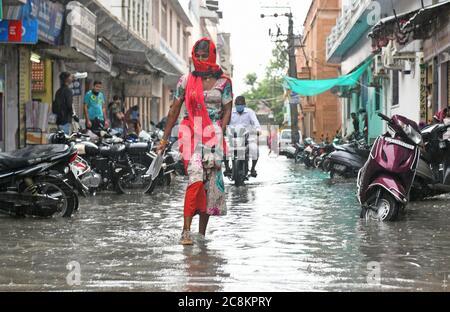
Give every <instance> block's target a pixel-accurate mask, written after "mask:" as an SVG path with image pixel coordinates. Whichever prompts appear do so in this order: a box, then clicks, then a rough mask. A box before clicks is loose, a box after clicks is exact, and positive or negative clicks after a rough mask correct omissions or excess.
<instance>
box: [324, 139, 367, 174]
mask: <svg viewBox="0 0 450 312" xmlns="http://www.w3.org/2000/svg"><path fill="white" fill-rule="evenodd" d="M334 149H335V151H334V152H332V153H331V154H330V155H329V156H328V157H327V159H326V165H325V166H324V170H325V171H326V172H330V177H331V179H333V178H334V177H335V176H336V175H338V176H341V177H343V178H346V179H350V178H356V177H357V176H358V172H359V170H360V169H361V168H362V167H363V166H364V164H365V162H366V161H367V159H368V158H369V154H370V148H369V146H368V145H367V144H366V142H365V140H360V141H354V142H351V143H349V144H344V145H335V146H334Z"/></svg>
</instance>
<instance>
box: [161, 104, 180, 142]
mask: <svg viewBox="0 0 450 312" xmlns="http://www.w3.org/2000/svg"><path fill="white" fill-rule="evenodd" d="M182 105H183V100H182V99H175V100H174V101H173V103H172V105H171V106H170V110H169V114H168V116H167V124H166V128H165V129H164V136H163V141H165V142H167V141H168V140H169V137H170V135H171V133H172V129H173V127H174V126H175V124H176V123H177V120H178V117H180V112H181V107H182Z"/></svg>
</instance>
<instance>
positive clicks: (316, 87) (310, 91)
mask: <svg viewBox="0 0 450 312" xmlns="http://www.w3.org/2000/svg"><path fill="white" fill-rule="evenodd" d="M371 63H372V58H370V59H369V60H368V61H366V62H365V63H364V64H363V65H362V66H361V67H359V68H358V69H357V70H355V71H354V72H352V73H351V74H348V75H346V76H342V77H338V78H333V79H324V80H299V79H295V78H291V77H285V78H284V83H283V86H284V88H286V89H288V90H292V91H293V92H295V93H297V94H300V95H302V96H316V95H319V94H322V93H324V92H327V91H329V90H331V89H333V88H334V87H349V86H354V85H356V84H358V83H359V79H360V78H361V76H362V75H363V74H364V72H365V71H366V70H367V68H368V67H369V66H370V64H371Z"/></svg>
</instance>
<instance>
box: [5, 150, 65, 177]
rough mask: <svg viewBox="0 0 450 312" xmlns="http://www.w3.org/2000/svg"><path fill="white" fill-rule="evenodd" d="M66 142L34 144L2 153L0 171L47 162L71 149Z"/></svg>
mask: <svg viewBox="0 0 450 312" xmlns="http://www.w3.org/2000/svg"><path fill="white" fill-rule="evenodd" d="M69 149H70V148H69V146H67V145H65V144H52V145H33V146H28V147H25V148H23V149H20V150H16V151H13V152H8V153H0V171H5V170H14V169H19V168H26V167H29V166H32V165H34V164H37V163H42V162H46V161H48V160H50V159H52V158H54V157H57V156H64V155H65V154H67V152H68V151H69Z"/></svg>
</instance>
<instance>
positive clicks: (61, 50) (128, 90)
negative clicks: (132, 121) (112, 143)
mask: <svg viewBox="0 0 450 312" xmlns="http://www.w3.org/2000/svg"><path fill="white" fill-rule="evenodd" d="M2 8H3V12H4V16H3V20H0V30H1V31H0V33H1V34H2V35H1V36H0V151H11V150H15V149H18V148H21V147H24V146H25V145H27V144H39V143H45V138H46V136H47V135H48V133H49V132H51V131H54V130H55V128H56V125H55V124H54V123H55V120H54V119H52V114H50V112H51V106H52V102H53V98H54V94H55V93H56V91H57V89H58V88H59V84H60V82H59V78H58V77H59V74H60V73H61V72H62V71H69V72H72V73H75V72H81V73H82V72H86V73H87V78H86V79H81V80H77V81H75V82H74V84H73V86H72V90H73V92H74V109H75V112H76V113H77V114H78V115H79V116H80V117H81V119H82V124H83V121H84V120H83V117H84V116H83V111H82V108H83V101H84V94H85V93H86V92H87V91H88V90H89V89H90V88H91V87H92V84H93V82H94V81H96V80H100V81H102V82H103V92H104V93H105V96H106V98H107V102H108V103H109V102H110V101H112V98H113V96H114V95H118V96H119V97H120V98H122V99H123V100H124V103H125V109H129V108H130V107H132V106H134V105H138V106H139V108H140V116H141V123H142V125H143V127H144V129H149V128H150V127H151V123H152V122H155V123H156V122H158V121H160V120H161V119H162V118H163V117H164V116H165V115H167V113H168V110H169V107H170V104H171V102H172V99H173V91H174V89H175V87H176V84H177V82H178V80H179V78H180V76H182V75H183V74H185V73H187V72H188V71H189V70H190V69H191V59H190V49H191V47H192V45H193V43H194V41H195V40H197V39H198V38H200V37H203V36H211V33H212V34H213V35H214V36H215V37H214V38H212V39H213V40H215V41H216V42H218V36H217V33H218V31H217V28H218V24H219V22H220V16H221V12H220V11H218V8H217V7H216V6H215V3H212V4H211V3H210V2H209V1H206V2H204V1H198V0H191V1H185V0H181V1H178V0H108V1H106V0H79V1H65V0H60V1H50V0H9V1H7V2H4V1H3V4H2ZM206 21H208V22H206ZM18 29H26V32H24V33H22V32H20V31H17V30H18ZM197 31H198V32H197ZM206 31H208V33H205V32H206ZM209 32H211V33H209ZM25 33H26V35H24V34H25ZM222 39H223V40H222V41H221V45H220V48H219V50H220V51H223V52H222V53H223V54H224V57H223V58H222V59H221V61H222V60H223V64H226V65H227V66H228V67H229V68H231V67H232V66H231V65H230V63H231V61H230V59H231V58H230V57H227V54H228V55H230V53H229V37H226V36H223V37H222Z"/></svg>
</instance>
